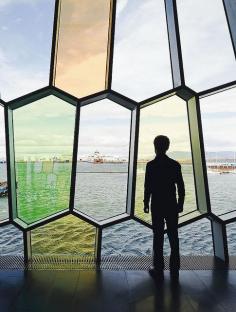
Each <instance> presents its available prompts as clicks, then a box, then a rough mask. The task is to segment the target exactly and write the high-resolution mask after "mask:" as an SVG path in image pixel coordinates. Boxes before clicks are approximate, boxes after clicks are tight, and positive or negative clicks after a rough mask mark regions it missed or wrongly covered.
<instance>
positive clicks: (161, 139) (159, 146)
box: [153, 135, 170, 154]
mask: <svg viewBox="0 0 236 312" xmlns="http://www.w3.org/2000/svg"><path fill="white" fill-rule="evenodd" d="M153 144H154V147H155V152H156V154H165V153H166V151H167V150H168V148H169V146H170V140H169V138H168V137H167V136H165V135H158V136H156V137H155V139H154V142H153Z"/></svg>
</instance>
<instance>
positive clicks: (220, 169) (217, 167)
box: [207, 163, 236, 174]
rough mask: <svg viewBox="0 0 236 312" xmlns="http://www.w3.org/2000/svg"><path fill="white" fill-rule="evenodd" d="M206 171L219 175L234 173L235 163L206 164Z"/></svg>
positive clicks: (235, 171)
mask: <svg viewBox="0 0 236 312" xmlns="http://www.w3.org/2000/svg"><path fill="white" fill-rule="evenodd" d="M207 169H208V171H210V172H216V173H219V174H228V173H236V163H215V164H208V165H207Z"/></svg>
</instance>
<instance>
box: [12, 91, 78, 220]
mask: <svg viewBox="0 0 236 312" xmlns="http://www.w3.org/2000/svg"><path fill="white" fill-rule="evenodd" d="M74 119H75V108H74V107H73V106H72V105H70V104H68V103H66V102H64V101H62V100H60V99H58V98H56V97H54V96H49V97H46V98H44V99H41V100H39V101H36V102H34V103H32V104H29V105H26V106H24V107H21V108H19V109H17V110H15V111H14V113H13V120H14V142H15V160H16V181H17V215H18V217H19V218H21V219H22V220H23V221H25V222H26V223H33V222H35V221H38V220H40V219H42V218H45V217H47V216H50V215H52V214H54V213H56V212H59V211H61V210H64V209H66V208H68V206H69V196H70V179H71V160H72V150H73V134H74Z"/></svg>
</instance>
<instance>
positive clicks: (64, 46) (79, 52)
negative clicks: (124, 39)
mask: <svg viewBox="0 0 236 312" xmlns="http://www.w3.org/2000/svg"><path fill="white" fill-rule="evenodd" d="M109 15H110V1H108V0H96V1H94V0H80V1H78V0H69V1H65V0H62V1H61V15H60V28H59V37H58V38H59V39H58V50H57V64H56V70H55V75H56V76H55V84H56V86H57V87H59V88H61V89H63V90H65V91H67V92H68V93H71V94H73V95H75V96H77V97H83V96H86V95H89V94H92V93H95V92H98V91H102V90H104V89H105V82H106V65H107V46H108V33H109Z"/></svg>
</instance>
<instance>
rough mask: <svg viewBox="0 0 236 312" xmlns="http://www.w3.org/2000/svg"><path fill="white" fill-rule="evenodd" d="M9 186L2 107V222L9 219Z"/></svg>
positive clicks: (0, 159) (0, 132) (0, 214)
mask: <svg viewBox="0 0 236 312" xmlns="http://www.w3.org/2000/svg"><path fill="white" fill-rule="evenodd" d="M7 195H8V185H7V163H6V141H5V119H4V108H3V106H1V105H0V221H3V220H6V219H8V196H7Z"/></svg>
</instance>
